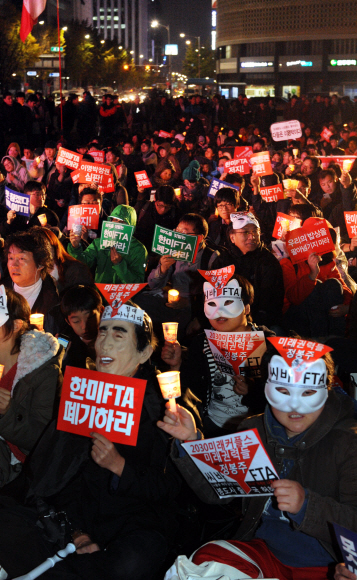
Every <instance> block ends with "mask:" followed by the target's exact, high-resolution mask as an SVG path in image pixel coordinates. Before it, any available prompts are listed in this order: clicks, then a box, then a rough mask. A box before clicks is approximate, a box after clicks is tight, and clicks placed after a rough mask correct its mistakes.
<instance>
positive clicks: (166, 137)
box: [159, 131, 172, 139]
mask: <svg viewBox="0 0 357 580" xmlns="http://www.w3.org/2000/svg"><path fill="white" fill-rule="evenodd" d="M159 137H163V138H164V139H171V138H172V135H171V133H168V132H167V131H160V133H159Z"/></svg>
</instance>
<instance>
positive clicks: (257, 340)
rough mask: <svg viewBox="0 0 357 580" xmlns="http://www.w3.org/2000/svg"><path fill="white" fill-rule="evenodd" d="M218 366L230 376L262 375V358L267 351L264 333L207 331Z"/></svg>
mask: <svg viewBox="0 0 357 580" xmlns="http://www.w3.org/2000/svg"><path fill="white" fill-rule="evenodd" d="M205 333H206V337H207V340H208V344H209V347H210V349H211V352H212V354H213V358H214V360H215V362H216V365H217V366H218V368H219V369H220V371H221V372H222V373H225V374H227V375H230V376H233V377H234V376H236V375H244V376H249V377H257V376H259V375H260V364H261V360H262V356H263V354H264V353H265V351H266V344H265V336H264V332H263V331H261V330H259V331H253V332H219V331H218V330H205Z"/></svg>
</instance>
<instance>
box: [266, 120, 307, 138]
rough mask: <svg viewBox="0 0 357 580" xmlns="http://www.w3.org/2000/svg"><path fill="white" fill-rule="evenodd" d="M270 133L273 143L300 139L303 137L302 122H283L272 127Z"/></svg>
mask: <svg viewBox="0 0 357 580" xmlns="http://www.w3.org/2000/svg"><path fill="white" fill-rule="evenodd" d="M270 133H271V136H272V138H273V141H287V140H288V139H299V138H300V137H301V135H302V131H301V125H300V122H299V121H297V120H292V121H281V122H280V123H273V124H272V125H271V126H270Z"/></svg>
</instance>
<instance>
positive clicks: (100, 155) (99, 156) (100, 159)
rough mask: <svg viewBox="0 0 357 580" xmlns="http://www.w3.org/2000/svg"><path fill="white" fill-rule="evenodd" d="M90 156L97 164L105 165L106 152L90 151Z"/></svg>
mask: <svg viewBox="0 0 357 580" xmlns="http://www.w3.org/2000/svg"><path fill="white" fill-rule="evenodd" d="M88 155H91V156H92V157H93V159H94V161H95V162H96V163H104V159H105V153H104V151H88Z"/></svg>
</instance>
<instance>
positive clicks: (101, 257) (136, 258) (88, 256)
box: [67, 205, 148, 284]
mask: <svg viewBox="0 0 357 580" xmlns="http://www.w3.org/2000/svg"><path fill="white" fill-rule="evenodd" d="M111 218H117V219H119V220H122V221H123V222H125V223H126V224H128V225H130V226H136V211H135V209H134V208H133V207H131V206H129V205H118V206H117V207H116V208H115V209H114V210H113V211H112V213H111V215H110V217H109V219H111ZM70 241H71V243H70V244H69V245H68V247H67V251H68V253H69V254H70V255H71V256H73V258H76V259H77V260H80V261H81V262H83V263H84V264H87V266H88V267H89V268H94V267H95V268H96V271H95V282H97V283H98V284H130V283H140V282H144V276H145V269H146V261H147V255H148V254H147V251H146V248H145V246H143V244H142V243H141V242H139V241H138V240H137V239H135V238H134V236H133V237H132V238H131V243H130V248H129V253H128V254H120V253H119V252H118V251H117V250H116V249H115V248H114V247H112V248H108V249H102V250H101V249H100V238H96V239H95V240H93V242H92V243H91V244H90V246H88V248H87V249H86V250H83V248H82V246H81V237H80V235H76V234H75V233H74V232H73V230H72V231H71V233H70Z"/></svg>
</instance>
